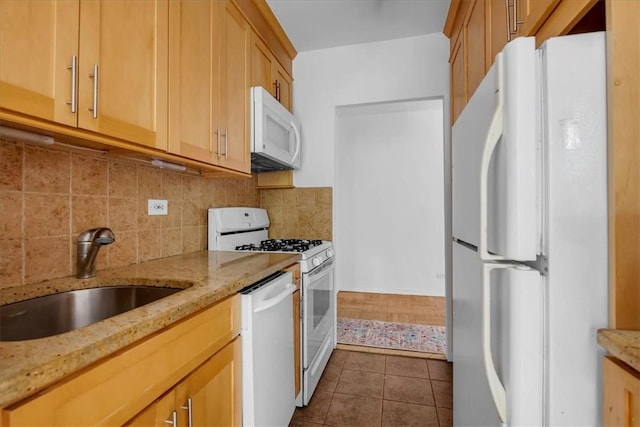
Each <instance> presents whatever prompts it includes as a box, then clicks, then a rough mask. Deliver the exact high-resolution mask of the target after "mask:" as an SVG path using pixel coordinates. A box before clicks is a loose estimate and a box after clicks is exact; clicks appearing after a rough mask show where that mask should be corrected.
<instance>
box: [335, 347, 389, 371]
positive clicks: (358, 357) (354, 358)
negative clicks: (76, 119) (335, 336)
mask: <svg viewBox="0 0 640 427" xmlns="http://www.w3.org/2000/svg"><path fill="white" fill-rule="evenodd" d="M385 357H386V356H384V355H382V354H371V353H358V352H350V353H349V355H348V356H347V360H346V361H345V363H344V366H343V368H344V369H351V370H355V371H366V372H379V373H381V374H382V373H384V365H385Z"/></svg>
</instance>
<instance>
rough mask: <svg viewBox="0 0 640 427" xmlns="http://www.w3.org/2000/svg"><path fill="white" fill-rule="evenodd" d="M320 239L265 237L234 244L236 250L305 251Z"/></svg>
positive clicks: (318, 243) (317, 244) (319, 241)
mask: <svg viewBox="0 0 640 427" xmlns="http://www.w3.org/2000/svg"><path fill="white" fill-rule="evenodd" d="M322 243H323V242H322V240H303V239H267V240H262V241H261V242H260V243H250V244H247V245H238V246H236V250H237V251H264V252H305V251H308V250H309V249H311V248H313V247H315V246H320V245H322Z"/></svg>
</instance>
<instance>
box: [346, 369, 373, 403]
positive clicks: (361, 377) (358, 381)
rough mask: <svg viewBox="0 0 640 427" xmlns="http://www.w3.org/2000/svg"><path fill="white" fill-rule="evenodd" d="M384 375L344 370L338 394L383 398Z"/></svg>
mask: <svg viewBox="0 0 640 427" xmlns="http://www.w3.org/2000/svg"><path fill="white" fill-rule="evenodd" d="M383 388H384V375H383V374H381V373H376V372H364V371H352V370H349V369H343V370H342V374H340V379H339V380H338V384H337V386H336V388H335V391H336V393H342V394H353V395H356V396H368V397H377V398H382V390H383Z"/></svg>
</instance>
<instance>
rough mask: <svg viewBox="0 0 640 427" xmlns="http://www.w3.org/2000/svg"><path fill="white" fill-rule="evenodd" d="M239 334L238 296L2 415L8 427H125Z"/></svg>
mask: <svg viewBox="0 0 640 427" xmlns="http://www.w3.org/2000/svg"><path fill="white" fill-rule="evenodd" d="M239 330H240V301H239V298H238V296H233V297H231V298H228V299H226V300H224V301H222V302H219V303H217V304H215V305H214V306H212V307H211V308H208V309H205V310H203V311H201V312H199V313H197V314H195V315H192V316H190V317H188V318H187V319H185V320H182V321H180V322H179V323H178V324H176V325H173V326H171V327H169V328H167V329H165V330H162V331H160V332H158V333H156V334H153V335H152V336H150V337H149V338H146V339H144V340H142V341H140V342H139V343H138V344H134V345H132V346H130V347H128V348H126V349H124V350H121V351H118V352H117V353H115V354H114V355H111V356H109V357H108V358H105V359H104V360H103V361H101V362H97V363H96V364H94V365H91V366H89V367H87V368H85V369H83V370H82V371H81V372H79V373H77V374H75V375H74V376H72V377H70V378H69V379H67V380H63V381H61V382H59V383H57V384H54V385H53V386H51V387H49V388H47V389H45V390H43V391H41V392H39V393H38V394H36V395H34V396H32V397H30V398H28V399H25V400H24V401H22V402H19V403H16V404H14V405H12V406H9V407H7V408H4V409H3V414H2V421H3V426H5V427H6V426H19V425H20V426H36V425H43V426H44V425H46V426H55V425H104V424H109V425H116V424H117V425H122V424H123V423H124V422H125V421H127V420H128V419H130V418H131V417H132V416H134V415H135V414H137V413H138V412H140V411H141V410H142V409H143V408H145V407H146V406H147V405H149V404H150V403H151V402H152V401H153V400H154V399H156V398H157V397H158V396H160V395H161V394H163V393H164V392H165V391H166V390H168V389H169V388H170V387H172V386H173V385H174V384H176V383H177V382H178V381H180V379H182V378H183V377H184V376H186V375H187V374H188V373H189V372H191V371H192V370H193V369H195V368H196V367H197V366H198V365H200V364H201V363H202V362H203V361H205V360H206V359H207V358H208V357H210V356H211V355H212V354H213V353H215V352H216V351H218V350H219V349H221V348H222V347H224V346H225V345H226V344H227V343H228V342H229V341H231V340H232V339H233V337H235V336H236V335H238V333H239Z"/></svg>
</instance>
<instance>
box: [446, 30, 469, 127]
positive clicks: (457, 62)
mask: <svg viewBox="0 0 640 427" xmlns="http://www.w3.org/2000/svg"><path fill="white" fill-rule="evenodd" d="M463 38H464V35H463V34H460V37H458V41H457V42H456V44H455V45H454V47H453V53H452V55H451V59H450V62H451V120H452V122H455V120H456V119H457V118H458V116H459V115H460V113H461V112H462V109H463V108H464V106H465V105H467V78H466V60H465V47H464V43H463Z"/></svg>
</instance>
